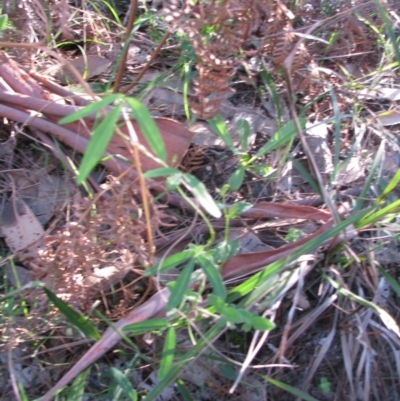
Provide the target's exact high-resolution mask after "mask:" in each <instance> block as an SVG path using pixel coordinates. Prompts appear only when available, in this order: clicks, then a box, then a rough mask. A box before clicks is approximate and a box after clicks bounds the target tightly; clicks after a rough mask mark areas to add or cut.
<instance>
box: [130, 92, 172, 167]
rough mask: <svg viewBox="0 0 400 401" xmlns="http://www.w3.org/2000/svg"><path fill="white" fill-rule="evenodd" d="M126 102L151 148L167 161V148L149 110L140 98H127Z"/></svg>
mask: <svg viewBox="0 0 400 401" xmlns="http://www.w3.org/2000/svg"><path fill="white" fill-rule="evenodd" d="M126 102H127V103H128V104H129V106H130V108H131V110H132V113H133V115H134V117H135V119H136V120H137V122H138V124H139V126H140V129H141V131H142V134H143V136H144V137H145V139H146V141H147V143H148V144H149V146H150V148H151V150H152V151H153V152H154V154H155V155H156V156H157V157H158V158H159V159H161V160H163V161H166V160H167V152H166V150H165V145H164V141H163V138H162V136H161V134H160V131H159V130H158V127H157V124H156V123H155V121H154V119H153V117H152V116H151V114H150V113H149V111H148V110H147V109H146V107H144V106H143V105H142V103H140V102H139V100H137V99H135V98H133V97H129V98H126Z"/></svg>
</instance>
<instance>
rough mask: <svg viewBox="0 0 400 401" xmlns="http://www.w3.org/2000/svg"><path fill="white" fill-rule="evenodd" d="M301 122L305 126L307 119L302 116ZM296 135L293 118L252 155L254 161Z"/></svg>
mask: <svg viewBox="0 0 400 401" xmlns="http://www.w3.org/2000/svg"><path fill="white" fill-rule="evenodd" d="M299 120H300V124H301V126H302V127H304V126H305V124H306V120H305V119H304V118H300V119H299ZM295 135H296V128H295V126H294V123H293V120H290V121H289V122H287V123H286V124H284V125H283V126H282V127H281V128H280V129H279V130H278V132H277V133H276V134H275V135H274V136H273V137H272V138H271V139H270V140H269V141H268V142H267V143H266V144H265V145H263V146H262V147H261V148H260V149H259V151H258V152H257V153H256V155H255V156H253V157H252V159H251V160H252V161H253V160H256V159H258V158H259V157H261V156H264V155H265V154H266V153H268V152H271V151H272V150H274V149H277V148H280V147H281V146H283V145H285V144H286V143H287V142H288V141H290V140H291V139H292V138H293V137H294V136H295Z"/></svg>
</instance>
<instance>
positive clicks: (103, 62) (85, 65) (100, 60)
mask: <svg viewBox="0 0 400 401" xmlns="http://www.w3.org/2000/svg"><path fill="white" fill-rule="evenodd" d="M69 63H70V64H72V65H73V66H74V67H75V68H76V70H77V71H78V72H79V73H80V74H81V75H82V76H83V78H84V79H90V78H93V77H95V76H97V75H101V74H103V73H104V72H106V71H107V69H108V67H109V66H110V65H111V61H110V60H107V59H106V58H104V57H100V56H86V57H78V58H75V59H73V60H71V61H69ZM54 73H55V77H56V78H57V79H58V80H59V81H60V82H61V83H62V84H64V85H65V84H77V83H78V80H77V79H76V77H75V76H74V75H73V74H72V73H71V71H70V70H69V69H68V68H67V67H66V66H65V65H59V66H57V68H56V71H54Z"/></svg>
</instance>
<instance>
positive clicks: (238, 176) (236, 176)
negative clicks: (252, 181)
mask: <svg viewBox="0 0 400 401" xmlns="http://www.w3.org/2000/svg"><path fill="white" fill-rule="evenodd" d="M244 173H245V169H244V167H243V166H242V165H240V166H239V167H238V168H237V169H236V170H235V171H234V172H233V173H232V175H231V176H230V177H229V180H228V184H229V186H230V187H231V189H232V191H237V190H238V189H239V188H240V187H241V186H242V184H243V180H244Z"/></svg>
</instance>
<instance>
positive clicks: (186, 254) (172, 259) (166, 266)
mask: <svg viewBox="0 0 400 401" xmlns="http://www.w3.org/2000/svg"><path fill="white" fill-rule="evenodd" d="M194 253H195V250H194V249H193V248H190V249H185V250H184V251H182V252H177V253H174V254H173V255H171V256H168V257H167V258H165V259H164V260H163V261H162V266H160V263H158V264H156V265H154V266H151V267H150V269H147V270H145V271H144V272H143V275H144V276H145V277H149V276H154V275H155V274H157V273H164V272H166V271H168V270H170V269H172V268H174V267H176V266H178V265H180V264H182V263H185V262H186V261H187V260H189V259H190V258H192V257H193V256H194Z"/></svg>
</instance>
